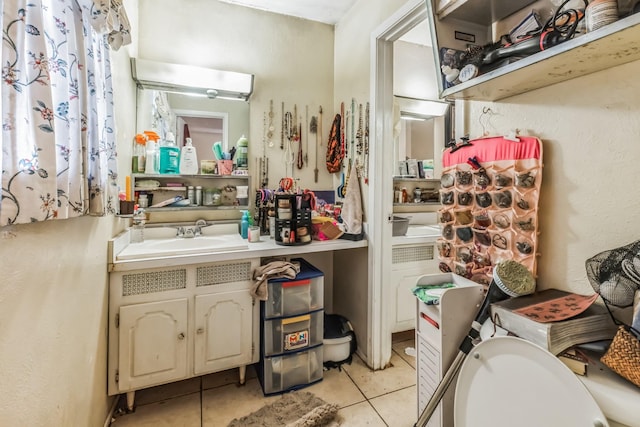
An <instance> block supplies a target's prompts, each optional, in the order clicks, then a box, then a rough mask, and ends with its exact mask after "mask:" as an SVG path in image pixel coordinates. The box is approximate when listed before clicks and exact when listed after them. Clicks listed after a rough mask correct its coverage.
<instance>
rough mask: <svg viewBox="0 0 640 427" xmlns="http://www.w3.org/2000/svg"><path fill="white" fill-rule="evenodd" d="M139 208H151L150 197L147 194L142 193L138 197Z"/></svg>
mask: <svg viewBox="0 0 640 427" xmlns="http://www.w3.org/2000/svg"><path fill="white" fill-rule="evenodd" d="M138 206H139V207H141V208H148V207H149V196H147V193H140V195H139V196H138Z"/></svg>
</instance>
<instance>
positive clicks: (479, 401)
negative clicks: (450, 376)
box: [454, 336, 610, 427]
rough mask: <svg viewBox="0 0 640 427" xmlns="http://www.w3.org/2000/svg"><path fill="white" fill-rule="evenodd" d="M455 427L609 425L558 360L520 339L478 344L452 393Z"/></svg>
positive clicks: (501, 339)
mask: <svg viewBox="0 0 640 427" xmlns="http://www.w3.org/2000/svg"><path fill="white" fill-rule="evenodd" d="M454 424H455V426H456V427H486V426H492V427H513V426H519V427H540V426H545V427H585V426H593V427H608V426H610V424H609V421H608V420H607V419H606V417H605V415H604V414H603V412H602V411H601V409H600V407H599V406H598V404H597V403H596V401H595V400H594V398H593V397H592V395H591V394H590V393H589V391H588V390H587V388H586V387H585V386H584V385H583V384H582V382H580V381H579V380H578V379H577V377H576V375H575V374H574V373H573V372H571V370H569V369H568V368H567V367H566V366H565V365H564V364H563V363H562V362H561V361H560V360H559V359H558V358H556V357H555V356H553V355H552V354H551V353H549V352H547V351H545V350H543V349H542V348H540V347H538V346H537V345H535V344H533V343H530V342H528V341H525V340H523V339H520V338H516V337H511V336H501V337H494V338H491V339H488V340H486V341H482V342H481V343H480V344H478V345H477V346H476V347H474V348H473V349H472V350H471V352H470V353H469V355H468V356H467V358H466V360H465V362H464V364H463V365H462V368H461V369H460V373H459V376H458V382H457V385H456V391H455V405H454Z"/></svg>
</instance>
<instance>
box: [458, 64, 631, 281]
mask: <svg viewBox="0 0 640 427" xmlns="http://www.w3.org/2000/svg"><path fill="white" fill-rule="evenodd" d="M639 72H640V62H638V61H636V62H632V63H630V64H626V65H622V66H619V67H615V68H612V69H609V70H606V71H601V72H598V73H594V74H591V75H588V76H584V77H580V78H577V79H574V80H571V81H568V82H565V83H559V84H556V85H553V86H551V87H547V88H543V89H539V90H536V91H533V92H529V93H527V94H523V95H519V96H514V97H511V98H508V99H505V100H502V101H499V102H495V103H484V102H468V103H467V104H466V105H465V117H466V129H465V130H464V132H469V133H470V134H471V136H474V135H480V134H482V127H481V125H480V123H479V122H480V120H479V117H480V115H481V114H482V109H483V108H484V107H490V108H491V110H492V111H493V112H494V113H495V114H494V115H493V116H492V117H491V119H490V122H489V124H490V126H489V127H490V128H491V129H490V131H491V132H496V133H500V134H504V133H506V132H507V131H509V130H510V129H515V128H518V129H520V130H521V133H522V134H525V135H526V134H529V135H535V136H537V137H539V138H540V139H541V140H542V142H543V163H544V168H543V178H542V189H541V191H540V202H539V220H540V223H539V231H540V236H539V244H538V248H539V251H540V258H539V263H538V286H539V287H540V288H549V287H554V288H562V289H570V290H573V291H575V292H578V293H591V292H592V289H591V287H590V285H589V283H588V281H587V279H586V272H585V266H584V264H585V261H586V259H587V258H589V257H591V256H593V255H595V254H596V253H598V252H600V251H603V250H606V249H611V248H614V247H618V246H621V245H623V244H626V243H630V242H632V241H635V240H637V239H639V238H640V199H638V195H637V189H636V182H637V176H638V159H640V144H638V142H637V136H638V135H639V134H640V116H638V111H639V110H640V99H639V98H638V96H637V94H638V93H639V91H640V82H639V81H638V79H637V78H636V76H637V75H638V73H639Z"/></svg>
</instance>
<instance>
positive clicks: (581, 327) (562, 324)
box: [491, 289, 617, 356]
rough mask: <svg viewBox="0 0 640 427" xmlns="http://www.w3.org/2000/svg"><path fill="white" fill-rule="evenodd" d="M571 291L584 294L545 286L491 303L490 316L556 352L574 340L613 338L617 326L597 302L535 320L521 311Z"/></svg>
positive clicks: (511, 331)
mask: <svg viewBox="0 0 640 427" xmlns="http://www.w3.org/2000/svg"><path fill="white" fill-rule="evenodd" d="M574 295H575V296H576V297H578V298H584V297H583V296H581V295H576V294H572V293H570V292H566V291H561V290H559V289H546V290H543V291H539V292H536V293H534V294H531V295H526V296H522V297H518V298H510V299H507V300H504V301H500V302H497V303H494V304H491V319H492V320H493V321H494V323H495V324H496V325H498V326H500V327H502V328H504V329H506V330H507V331H508V332H510V333H512V334H514V335H516V336H518V337H520V338H523V339H526V340H528V341H531V342H533V343H535V344H537V345H539V346H540V347H542V348H544V349H546V350H547V351H549V352H550V353H551V354H553V355H556V356H557V355H558V354H560V353H562V352H563V351H564V350H566V349H568V348H569V347H572V346H574V345H577V344H583V343H587V342H592V341H599V340H607V339H613V336H614V335H615V334H616V331H617V326H616V325H615V323H613V320H612V319H611V316H610V315H609V312H608V311H607V309H606V308H605V307H604V306H603V305H600V304H597V303H593V304H591V305H589V306H588V308H587V309H586V310H584V311H582V312H580V314H577V315H575V316H573V317H569V318H566V320H559V321H538V320H535V316H533V317H531V316H527V315H524V314H522V312H529V314H530V313H531V310H527V308H530V307H533V306H537V305H539V304H541V303H545V302H548V303H549V305H551V304H554V301H553V300H557V299H563V298H565V297H567V296H569V297H571V296H574ZM559 310H560V308H559ZM560 317H561V316H560ZM545 320H546V319H545Z"/></svg>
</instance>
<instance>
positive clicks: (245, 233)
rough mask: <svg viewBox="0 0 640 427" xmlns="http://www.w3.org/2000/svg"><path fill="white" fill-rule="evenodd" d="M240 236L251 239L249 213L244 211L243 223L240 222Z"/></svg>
mask: <svg viewBox="0 0 640 427" xmlns="http://www.w3.org/2000/svg"><path fill="white" fill-rule="evenodd" d="M240 235H241V236H242V238H243V239H246V238H248V237H249V211H244V213H243V214H242V221H240Z"/></svg>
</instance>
